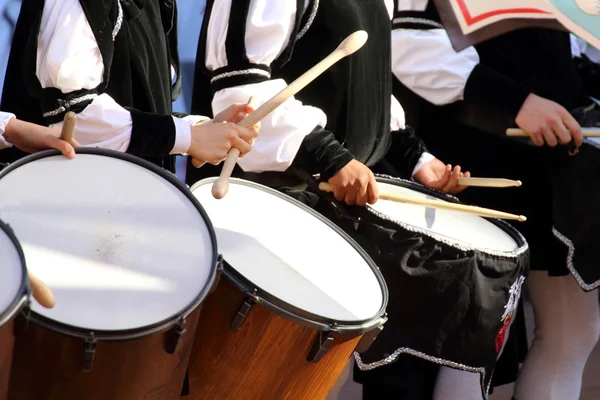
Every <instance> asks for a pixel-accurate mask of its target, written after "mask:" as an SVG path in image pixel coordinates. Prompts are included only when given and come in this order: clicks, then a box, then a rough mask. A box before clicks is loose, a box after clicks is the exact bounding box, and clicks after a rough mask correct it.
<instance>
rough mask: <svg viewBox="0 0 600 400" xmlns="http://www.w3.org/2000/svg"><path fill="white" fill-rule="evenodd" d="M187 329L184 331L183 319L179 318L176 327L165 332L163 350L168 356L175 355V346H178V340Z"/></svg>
mask: <svg viewBox="0 0 600 400" xmlns="http://www.w3.org/2000/svg"><path fill="white" fill-rule="evenodd" d="M186 332H187V329H185V318H181V319H180V320H179V321H178V322H177V325H175V326H174V327H173V328H171V329H170V330H169V332H167V338H166V341H165V350H166V352H167V353H169V354H175V351H177V346H179V340H180V339H181V337H182V336H183V335H185V333H186Z"/></svg>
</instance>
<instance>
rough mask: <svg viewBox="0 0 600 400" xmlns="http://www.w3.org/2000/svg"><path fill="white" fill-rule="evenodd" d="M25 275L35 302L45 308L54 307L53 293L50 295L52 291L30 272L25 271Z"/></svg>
mask: <svg viewBox="0 0 600 400" xmlns="http://www.w3.org/2000/svg"><path fill="white" fill-rule="evenodd" d="M27 275H28V277H29V284H30V285H31V290H32V291H33V297H34V298H35V299H36V300H37V302H38V303H40V305H42V306H43V307H46V308H52V307H54V305H55V304H56V299H55V298H54V293H52V290H50V288H49V287H48V286H47V285H46V284H45V283H44V282H42V281H41V280H40V279H39V278H38V277H37V276H35V275H34V274H33V273H32V272H31V271H27Z"/></svg>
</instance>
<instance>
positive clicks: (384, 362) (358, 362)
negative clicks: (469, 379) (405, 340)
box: [354, 347, 492, 400]
mask: <svg viewBox="0 0 600 400" xmlns="http://www.w3.org/2000/svg"><path fill="white" fill-rule="evenodd" d="M401 354H409V355H411V356H414V357H418V358H421V359H423V360H426V361H429V362H432V363H435V364H439V365H443V366H445V367H450V368H454V369H460V370H462V371H466V372H475V373H479V375H481V394H482V395H483V398H484V400H487V399H488V397H489V393H490V385H491V383H492V382H491V379H490V382H489V383H488V385H487V387H484V383H485V368H483V367H469V366H468V365H464V364H460V363H457V362H454V361H449V360H444V359H443V358H438V357H433V356H430V355H428V354H425V353H421V352H420V351H417V350H413V349H411V348H408V347H401V348H399V349H397V350H396V351H394V352H393V353H392V354H391V355H389V356H387V357H386V358H384V359H383V360H379V361H375V362H372V363H364V362H363V361H362V359H361V358H360V354H358V353H356V352H355V353H354V359H355V360H356V365H358V368H359V369H360V370H361V371H370V370H372V369H375V368H378V367H383V366H384V365H388V364H391V363H393V362H394V361H396V359H398V357H399V356H400V355H401Z"/></svg>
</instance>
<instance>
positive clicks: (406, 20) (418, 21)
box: [392, 17, 444, 29]
mask: <svg viewBox="0 0 600 400" xmlns="http://www.w3.org/2000/svg"><path fill="white" fill-rule="evenodd" d="M392 23H393V24H394V25H395V24H401V23H405V24H423V25H429V26H432V27H434V28H439V29H444V26H443V25H442V24H440V23H439V22H435V21H430V20H428V19H424V18H413V17H400V18H394V20H393V21H392Z"/></svg>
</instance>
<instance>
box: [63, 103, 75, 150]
mask: <svg viewBox="0 0 600 400" xmlns="http://www.w3.org/2000/svg"><path fill="white" fill-rule="evenodd" d="M76 123H77V114H75V113H74V112H73V111H69V112H67V113H66V114H65V118H64V119H63V126H62V131H61V133H60V138H61V140H64V141H65V142H69V143H71V142H72V141H73V134H74V133H75V124H76Z"/></svg>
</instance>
